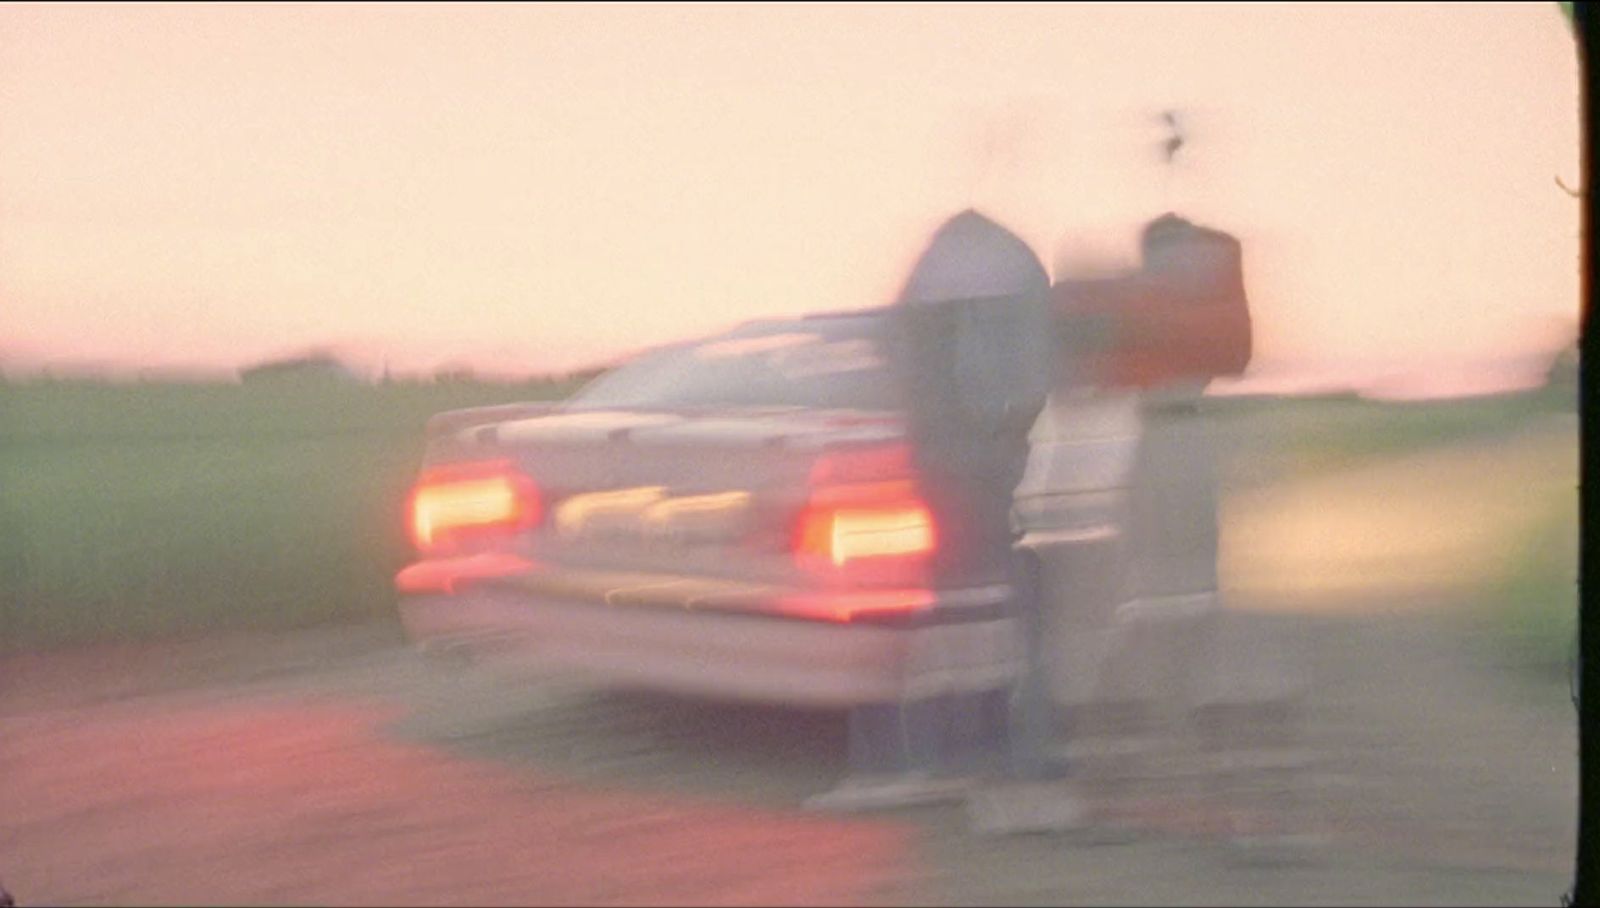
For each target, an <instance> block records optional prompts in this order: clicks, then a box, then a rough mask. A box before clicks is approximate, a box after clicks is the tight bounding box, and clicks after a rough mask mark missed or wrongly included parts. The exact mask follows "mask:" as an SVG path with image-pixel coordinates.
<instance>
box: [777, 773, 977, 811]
mask: <svg viewBox="0 0 1600 908" xmlns="http://www.w3.org/2000/svg"><path fill="white" fill-rule="evenodd" d="M971 785H972V783H971V781H970V780H966V779H940V778H935V777H933V776H930V775H928V774H926V773H906V774H903V775H894V776H857V777H854V778H849V779H846V780H844V781H843V782H841V783H840V784H839V786H838V787H837V788H835V789H833V790H832V791H826V792H823V793H822V794H819V795H815V796H813V797H810V798H807V799H806V801H805V808H806V809H807V810H828V811H839V812H856V811H866V810H894V809H896V808H901V807H921V806H925V805H928V804H940V803H948V802H955V801H960V800H961V799H962V798H963V797H964V796H966V793H967V791H968V790H969V789H970V788H971Z"/></svg>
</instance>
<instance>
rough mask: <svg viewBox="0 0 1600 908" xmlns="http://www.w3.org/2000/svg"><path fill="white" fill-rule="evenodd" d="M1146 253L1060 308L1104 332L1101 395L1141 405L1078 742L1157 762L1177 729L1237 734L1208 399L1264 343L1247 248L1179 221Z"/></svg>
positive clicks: (1164, 221)
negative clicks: (1225, 641)
mask: <svg viewBox="0 0 1600 908" xmlns="http://www.w3.org/2000/svg"><path fill="white" fill-rule="evenodd" d="M1139 249H1140V258H1141V260H1140V263H1139V266H1138V268H1137V269H1135V270H1133V271H1130V272H1128V273H1126V274H1122V275H1113V276H1109V277H1106V276H1100V277H1094V278H1067V279H1063V280H1060V281H1058V282H1057V284H1056V286H1055V288H1054V299H1055V303H1056V306H1057V317H1058V319H1059V320H1061V321H1062V322H1063V323H1064V324H1078V325H1087V326H1092V328H1091V329H1089V330H1087V331H1084V332H1081V333H1082V334H1084V335H1087V336H1092V337H1093V338H1094V339H1095V342H1093V343H1090V344H1087V345H1083V346H1082V349H1081V352H1082V355H1083V356H1084V357H1085V358H1086V359H1087V361H1088V362H1089V364H1090V365H1089V368H1090V370H1091V371H1092V372H1093V374H1094V375H1095V376H1096V378H1095V381H1096V382H1097V383H1098V384H1099V385H1100V386H1102V387H1103V388H1105V389H1107V390H1108V391H1113V390H1114V391H1118V392H1131V393H1132V394H1134V395H1136V398H1137V407H1138V423H1139V440H1138V444H1137V447H1136V449H1135V455H1134V457H1133V460H1132V464H1131V467H1130V470H1129V476H1128V479H1127V491H1126V497H1125V507H1124V516H1123V519H1122V521H1121V524H1122V542H1121V546H1120V553H1119V556H1118V562H1119V567H1118V570H1119V573H1120V575H1121V576H1120V580H1118V581H1117V586H1118V589H1117V590H1116V592H1115V601H1116V605H1115V608H1114V611H1113V613H1112V615H1111V616H1110V621H1109V622H1108V626H1107V628H1106V632H1107V637H1108V640H1107V643H1106V649H1107V652H1105V653H1103V654H1102V658H1101V659H1100V660H1099V664H1100V665H1101V666H1102V667H1101V668H1100V669H1099V671H1098V676H1097V677H1096V678H1095V679H1094V682H1093V686H1094V691H1093V693H1092V694H1091V695H1090V696H1089V697H1088V698H1086V699H1087V701H1088V702H1087V703H1084V704H1079V705H1080V706H1082V707H1083V708H1082V709H1081V711H1080V712H1081V717H1080V720H1081V721H1080V725H1079V727H1078V729H1077V731H1078V732H1079V733H1080V735H1084V734H1087V735H1089V736H1093V735H1098V734H1103V733H1105V732H1108V731H1109V732H1112V733H1113V734H1115V733H1118V732H1120V733H1122V734H1128V733H1130V732H1131V733H1132V734H1133V735H1134V737H1135V739H1136V741H1137V740H1139V739H1140V738H1143V740H1142V741H1140V743H1141V752H1142V753H1143V754H1144V755H1145V756H1147V757H1148V756H1152V755H1153V754H1152V749H1155V748H1159V747H1160V746H1161V742H1160V741H1159V740H1158V739H1159V737H1160V735H1162V734H1163V733H1170V732H1171V731H1172V730H1173V728H1174V726H1175V725H1185V726H1188V725H1190V724H1191V723H1198V724H1197V726H1191V727H1195V730H1198V731H1199V732H1200V734H1201V736H1202V738H1203V739H1207V740H1209V741H1210V743H1211V744H1212V745H1213V746H1221V747H1226V746H1230V745H1229V742H1227V741H1226V740H1224V739H1225V738H1226V737H1227V736H1228V735H1230V734H1231V735H1237V732H1238V730H1237V729H1236V728H1235V729H1227V730H1223V729H1222V728H1221V726H1220V725H1218V721H1217V720H1218V717H1221V716H1225V715H1227V714H1229V713H1230V706H1231V705H1233V704H1229V703H1228V700H1229V696H1230V695H1229V694H1228V693H1227V692H1225V691H1224V690H1223V688H1224V687H1225V686H1226V685H1224V684H1223V683H1222V680H1221V679H1222V677H1223V674H1224V670H1225V668H1226V667H1225V666H1223V665H1221V662H1222V660H1223V658H1224V657H1223V654H1222V649H1221V647H1220V636H1219V635H1220V633H1221V629H1220V620H1221V603H1220V597H1219V595H1218V576H1217V568H1218V518H1217V497H1218V488H1217V484H1218V480H1217V474H1216V454H1215V450H1214V447H1213V439H1212V436H1211V431H1210V427H1209V425H1208V423H1207V420H1206V418H1205V414H1204V412H1203V410H1202V408H1201V406H1200V400H1201V397H1202V395H1203V393H1204V391H1205V389H1206V387H1207V385H1208V384H1209V383H1210V382H1211V380H1212V379H1213V378H1215V377H1218V376H1223V375H1236V374H1239V373H1241V372H1243V370H1244V369H1245V367H1246V365H1247V364H1248V363H1249V360H1250V356H1251V346H1252V339H1251V333H1252V332H1251V323H1250V314H1249V305H1248V300H1247V298H1246V294H1245V288H1244V282H1243V258H1242V247H1241V244H1240V243H1239V241H1238V239H1237V238H1235V237H1233V236H1231V235H1229V234H1227V233H1224V232H1221V231H1218V230H1214V229H1210V228H1206V227H1202V226H1199V225H1196V224H1194V223H1192V222H1190V221H1188V220H1186V219H1184V218H1182V217H1179V216H1178V215H1176V214H1172V213H1167V214H1163V215H1161V216H1160V217H1158V218H1155V219H1154V220H1152V221H1150V222H1149V223H1148V224H1146V225H1145V226H1144V228H1143V230H1142V232H1141V234H1140V242H1139ZM1070 605H1071V604H1070V603H1068V607H1070ZM1248 669H1249V667H1248V666H1247V667H1246V670H1247V671H1248ZM1231 711H1232V712H1233V713H1235V714H1236V713H1237V710H1231ZM1167 743H1171V742H1167ZM1235 743H1237V742H1235ZM1121 763H1122V765H1121V767H1120V769H1121V770H1122V771H1124V772H1126V771H1127V770H1128V769H1129V768H1130V767H1129V760H1128V758H1127V757H1126V756H1124V757H1123V758H1121Z"/></svg>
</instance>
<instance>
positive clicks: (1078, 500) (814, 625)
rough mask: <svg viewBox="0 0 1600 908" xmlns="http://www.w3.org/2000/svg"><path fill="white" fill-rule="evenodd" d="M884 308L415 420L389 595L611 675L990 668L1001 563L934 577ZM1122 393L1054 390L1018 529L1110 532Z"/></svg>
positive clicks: (964, 678) (1124, 429)
mask: <svg viewBox="0 0 1600 908" xmlns="http://www.w3.org/2000/svg"><path fill="white" fill-rule="evenodd" d="M887 314H888V310H884V309H878V310H865V311H860V312H852V313H844V314H829V315H819V316H812V317H805V318H798V319H792V320H778V321H764V322H759V323H752V324H747V325H744V326H742V327H739V328H737V329H735V330H732V331H730V332H727V333H725V334H720V335H717V336H714V337H709V338H705V339H701V340H697V341H693V342H689V343H684V344H678V345H674V346H671V347H667V348H664V349H660V350H657V351H655V352H652V353H648V354H645V355H643V356H641V357H639V358H637V359H636V360H634V361H632V362H630V363H628V364H625V365H623V366H621V367H619V368H617V369H616V370H614V371H612V372H610V373H608V374H606V375H604V376H602V377H600V378H599V379H597V380H596V381H594V382H592V383H591V384H590V385H589V386H587V387H586V388H584V389H583V390H582V391H580V392H579V393H578V394H576V395H575V396H574V397H572V398H571V399H569V400H567V401H565V402H563V403H561V404H558V405H551V406H545V405H534V404H529V405H520V406H512V407H497V408H485V409H477V410H464V411H453V412H450V413H444V414H440V415H439V416H437V417H435V418H434V420H433V421H432V422H431V423H430V426H429V439H428V445H427V451H426V455H425V462H424V464H423V468H422V471H421V474H420V476H419V477H418V480H417V483H416V486H415V488H414V490H413V492H412V495H411V499H410V502H409V520H410V530H411V534H412V539H413V542H414V544H415V546H416V550H417V553H418V554H417V559H416V561H415V562H414V563H412V564H410V565H409V566H407V567H406V568H405V569H404V570H402V571H401V572H400V573H399V574H398V575H397V577H396V585H397V589H398V591H399V594H400V602H399V611H400V616H401V619H402V621H403V624H404V626H405V629H406V631H407V633H408V634H409V635H410V637H411V638H412V639H413V640H415V641H417V642H418V643H419V644H420V645H421V646H423V647H424V648H426V649H430V650H444V651H448V652H452V653H457V654H464V655H467V656H469V657H471V658H472V659H474V660H482V661H486V662H489V663H493V664H495V665H499V666H501V667H512V668H520V669H529V670H533V671H535V672H538V673H544V674H547V673H550V672H563V673H572V674H574V675H577V676H581V677H584V678H587V679H591V680H593V681H597V682H599V683H601V684H603V685H607V686H613V687H623V688H642V689H650V690H657V691H665V692H673V693H678V694H688V695H694V696H703V697H712V698H718V699H736V700H748V701H758V702H768V703H782V704H791V705H808V706H824V707H843V706H850V705H854V704H860V703H872V702H885V701H891V700H897V699H900V698H903V697H906V696H914V695H921V694H926V693H930V692H933V691H981V690H992V689H996V688H999V687H1001V686H1004V685H1005V684H1007V683H1009V682H1010V680H1011V679H1012V678H1013V677H1014V676H1015V673H1016V671H1017V670H1018V663H1019V656H1020V652H1021V650H1020V648H1019V645H1018V640H1017V639H1016V628H1015V627H1014V625H1013V619H1012V618H1011V617H1010V616H1009V615H1008V613H1007V611H1006V609H1005V601H1006V598H1007V595H1008V592H1009V591H1008V589H1007V588H1006V587H1005V586H1004V585H1000V584H993V583H987V584H981V585H975V586H969V587H963V588H937V587H935V586H934V585H932V584H930V583H929V582H928V579H927V578H928V576H929V573H928V570H927V567H928V563H929V560H930V558H931V557H932V556H933V555H934V553H935V552H936V551H937V547H938V546H939V545H940V540H941V538H942V537H943V536H945V535H946V534H947V533H948V531H949V529H950V528H948V527H941V526H938V525H937V523H936V520H935V518H934V516H933V514H932V512H931V510H930V508H929V507H928V505H927V504H926V502H925V501H924V499H923V496H922V493H921V491H920V490H919V487H918V483H917V478H916V476H915V474H914V473H913V470H912V467H911V456H910V454H911V452H910V451H909V449H908V448H907V446H906V443H905V439H904V427H903V423H902V419H901V415H900V412H899V410H900V407H899V402H898V400H897V399H896V391H895V383H894V381H893V380H892V378H891V376H890V375H889V373H888V371H887V363H886V360H885V352H884V344H885V341H886V336H887V334H886V333H887V331H888V328H889V325H888V319H887ZM1136 413H1137V410H1136V408H1134V407H1133V405H1132V404H1131V402H1123V403H1117V402H1109V403H1108V402H1106V401H1074V400H1071V399H1067V398H1063V399H1061V400H1058V401H1053V402H1052V405H1051V407H1050V408H1049V409H1048V410H1047V414H1046V417H1045V418H1042V419H1041V420H1040V426H1039V427H1038V428H1037V429H1036V436H1037V437H1036V443H1035V462H1034V463H1031V464H1030V467H1029V472H1028V476H1027V478H1026V479H1025V480H1024V483H1023V487H1022V489H1021V490H1019V494H1020V495H1021V496H1022V497H1021V501H1020V502H1019V507H1018V514H1019V517H1020V518H1021V519H1022V525H1023V526H1024V528H1026V529H1027V531H1028V533H1029V540H1028V547H1029V548H1030V550H1033V551H1037V552H1040V553H1041V557H1043V558H1045V559H1047V560H1048V558H1049V552H1050V550H1051V549H1052V546H1054V545H1056V544H1057V543H1059V542H1063V541H1065V542H1069V543H1070V541H1071V540H1073V539H1077V538H1081V537H1083V536H1084V534H1089V535H1090V536H1094V535H1095V534H1101V535H1104V534H1113V535H1114V534H1115V533H1116V532H1117V527H1116V524H1117V521H1118V519H1119V518H1118V516H1117V515H1118V513H1119V511H1118V508H1119V504H1118V499H1117V494H1118V493H1117V491H1116V490H1117V487H1118V486H1119V484H1121V483H1122V482H1123V481H1124V480H1125V477H1126V473H1127V467H1128V464H1129V463H1130V462H1131V459H1132V455H1133V447H1134V444H1135V442H1136V440H1137V417H1136Z"/></svg>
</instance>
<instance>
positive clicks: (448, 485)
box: [408, 461, 541, 552]
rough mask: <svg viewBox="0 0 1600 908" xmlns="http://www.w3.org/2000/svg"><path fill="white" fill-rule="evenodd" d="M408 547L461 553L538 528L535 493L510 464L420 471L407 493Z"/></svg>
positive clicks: (449, 467)
mask: <svg viewBox="0 0 1600 908" xmlns="http://www.w3.org/2000/svg"><path fill="white" fill-rule="evenodd" d="M408 510H409V523H410V530H411V541H412V543H413V544H415V545H416V547H417V549H418V550H419V551H425V552H435V551H440V550H452V549H456V548H460V547H461V544H462V543H465V542H468V541H470V540H474V539H477V540H482V539H484V538H486V537H488V538H497V537H505V536H510V535H512V534H515V533H517V532H520V531H522V530H525V529H527V528H529V527H532V526H534V525H535V524H537V523H538V522H539V518H540V516H541V509H540V501H539V490H538V487H537V486H535V485H534V482H533V480H532V479H529V478H528V477H527V476H526V475H524V474H522V473H520V472H518V471H517V470H516V468H515V467H513V466H512V465H511V464H510V463H509V462H506V461H493V462H487V463H467V464H450V465H448V466H443V467H435V468H433V469H430V470H427V471H424V472H423V474H422V476H421V478H420V479H418V481H417V485H416V487H415V488H414V489H412V492H411V500H410V507H409V509H408Z"/></svg>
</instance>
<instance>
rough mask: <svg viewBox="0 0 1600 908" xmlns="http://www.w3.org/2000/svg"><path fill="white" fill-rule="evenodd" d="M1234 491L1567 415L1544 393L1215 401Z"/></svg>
mask: <svg viewBox="0 0 1600 908" xmlns="http://www.w3.org/2000/svg"><path fill="white" fill-rule="evenodd" d="M1207 407H1208V409H1209V410H1210V411H1211V412H1212V413H1214V414H1215V417H1216V421H1217V422H1216V424H1217V428H1218V436H1219V437H1220V438H1221V439H1222V448H1221V451H1220V455H1219V456H1220V457H1221V458H1222V481H1223V483H1224V484H1225V485H1226V486H1227V487H1229V488H1234V489H1243V488H1251V487H1254V486H1259V485H1262V484H1265V483H1270V482H1276V481H1279V480H1282V479H1286V478H1295V477H1305V476H1309V475H1314V474H1318V473H1324V472H1328V471H1332V470H1338V469H1342V468H1345V467H1351V466H1356V465H1358V464H1360V463H1363V462H1367V461H1370V460H1372V459H1374V458H1378V457H1383V456H1386V455H1392V454H1402V453H1405V452H1407V451H1415V450H1420V449H1423V448H1427V447H1431V446H1434V445H1442V444H1450V443H1454V442H1462V441H1469V440H1472V439H1475V438H1484V437H1489V436H1493V435H1503V434H1506V433H1509V432H1513V431H1515V430H1516V429H1517V428H1518V427H1520V426H1522V425H1525V424H1526V423H1527V422H1528V420H1529V419H1531V418H1534V417H1537V416H1538V415H1540V414H1544V413H1549V412H1552V411H1559V410H1562V409H1566V410H1574V411H1575V410H1576V407H1575V406H1568V405H1565V402H1564V400H1563V399H1562V398H1560V397H1558V396H1556V395H1554V394H1551V393H1547V392H1544V391H1539V392H1533V393H1525V394H1513V395H1503V396H1494V397H1481V398H1464V399H1461V400H1444V401H1417V402H1381V401H1370V400H1364V399H1361V398H1358V397H1354V396H1336V397H1309V398H1288V397H1283V398H1239V399H1227V398H1219V399H1215V400H1208V402H1207Z"/></svg>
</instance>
